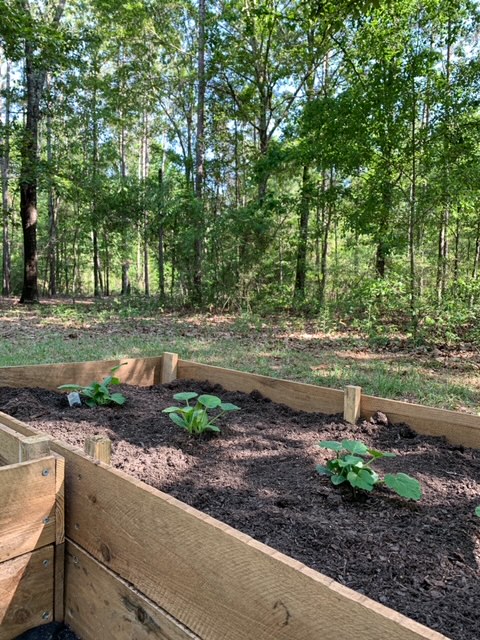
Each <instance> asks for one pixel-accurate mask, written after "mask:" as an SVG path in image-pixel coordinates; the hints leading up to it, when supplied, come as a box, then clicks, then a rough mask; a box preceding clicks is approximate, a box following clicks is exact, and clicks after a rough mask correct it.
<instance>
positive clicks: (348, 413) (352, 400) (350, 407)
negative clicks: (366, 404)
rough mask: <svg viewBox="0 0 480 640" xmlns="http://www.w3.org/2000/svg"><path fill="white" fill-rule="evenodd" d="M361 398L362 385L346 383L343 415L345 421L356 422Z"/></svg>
mask: <svg viewBox="0 0 480 640" xmlns="http://www.w3.org/2000/svg"><path fill="white" fill-rule="evenodd" d="M361 399H362V387H355V386H354V385H348V386H346V387H345V398H344V408H343V417H344V419H345V420H346V421H347V422H350V423H351V424H356V422H357V420H358V419H359V418H360V403H361Z"/></svg>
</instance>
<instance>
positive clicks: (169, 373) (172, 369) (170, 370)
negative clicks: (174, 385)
mask: <svg viewBox="0 0 480 640" xmlns="http://www.w3.org/2000/svg"><path fill="white" fill-rule="evenodd" d="M177 366H178V353H168V352H165V353H164V354H163V356H162V368H161V373H160V383H161V384H167V383H168V382H172V381H173V380H176V378H177Z"/></svg>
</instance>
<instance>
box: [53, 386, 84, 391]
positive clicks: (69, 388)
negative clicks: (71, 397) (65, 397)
mask: <svg viewBox="0 0 480 640" xmlns="http://www.w3.org/2000/svg"><path fill="white" fill-rule="evenodd" d="M57 389H65V391H80V389H83V387H82V386H81V385H79V384H62V385H61V386H60V387H57Z"/></svg>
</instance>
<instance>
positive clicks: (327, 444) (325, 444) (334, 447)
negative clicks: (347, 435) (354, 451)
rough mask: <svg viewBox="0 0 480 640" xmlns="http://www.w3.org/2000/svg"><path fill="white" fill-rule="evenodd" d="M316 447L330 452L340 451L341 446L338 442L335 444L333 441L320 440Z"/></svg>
mask: <svg viewBox="0 0 480 640" xmlns="http://www.w3.org/2000/svg"><path fill="white" fill-rule="evenodd" d="M318 446H319V447H320V448H321V449H330V450H331V451H341V450H342V445H341V444H340V442H336V441H335V440H321V441H320V442H319V443H318Z"/></svg>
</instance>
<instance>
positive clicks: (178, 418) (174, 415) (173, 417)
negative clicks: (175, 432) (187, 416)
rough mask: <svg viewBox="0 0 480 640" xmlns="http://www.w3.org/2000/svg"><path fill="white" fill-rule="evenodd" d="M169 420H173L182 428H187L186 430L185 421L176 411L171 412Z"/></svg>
mask: <svg viewBox="0 0 480 640" xmlns="http://www.w3.org/2000/svg"><path fill="white" fill-rule="evenodd" d="M170 420H171V421H172V422H174V423H175V424H176V425H177V426H178V427H182V429H187V431H188V425H187V423H186V422H185V420H184V419H183V418H182V417H181V416H179V415H178V413H171V414H170Z"/></svg>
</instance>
